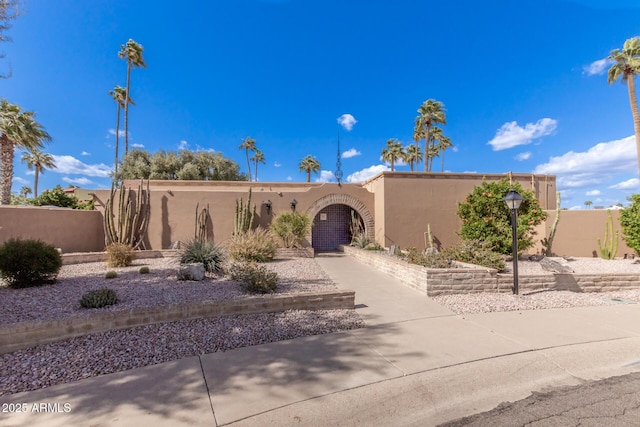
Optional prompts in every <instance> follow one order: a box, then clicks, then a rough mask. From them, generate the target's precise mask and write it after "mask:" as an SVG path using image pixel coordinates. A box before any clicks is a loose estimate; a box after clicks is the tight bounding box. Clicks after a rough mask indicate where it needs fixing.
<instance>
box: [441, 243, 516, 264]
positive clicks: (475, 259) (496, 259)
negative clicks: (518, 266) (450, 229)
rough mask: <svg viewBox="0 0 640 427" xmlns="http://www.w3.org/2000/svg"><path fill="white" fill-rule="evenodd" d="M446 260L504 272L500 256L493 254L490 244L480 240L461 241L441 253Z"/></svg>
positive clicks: (502, 259) (502, 258)
mask: <svg viewBox="0 0 640 427" xmlns="http://www.w3.org/2000/svg"><path fill="white" fill-rule="evenodd" d="M443 255H444V256H445V257H446V258H448V259H454V260H456V261H460V262H466V263H469V264H475V265H481V266H483V267H488V268H495V269H496V270H498V271H504V267H505V263H504V257H503V256H502V254H499V253H497V252H495V251H494V250H493V248H492V246H491V243H489V242H485V241H481V240H463V241H461V242H460V243H458V244H457V245H455V246H452V247H451V248H449V249H447V250H446V251H444V252H443Z"/></svg>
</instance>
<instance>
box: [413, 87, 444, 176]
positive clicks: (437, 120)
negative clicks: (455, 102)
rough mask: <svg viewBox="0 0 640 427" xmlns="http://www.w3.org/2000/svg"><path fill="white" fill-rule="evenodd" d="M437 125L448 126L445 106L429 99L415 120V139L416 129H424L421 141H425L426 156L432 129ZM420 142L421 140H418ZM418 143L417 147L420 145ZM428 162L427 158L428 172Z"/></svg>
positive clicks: (425, 169)
mask: <svg viewBox="0 0 640 427" xmlns="http://www.w3.org/2000/svg"><path fill="white" fill-rule="evenodd" d="M437 124H443V125H446V124H447V115H446V114H445V109H444V104H443V103H442V102H440V101H435V100H433V99H428V100H426V101H425V102H423V103H422V105H421V106H420V108H418V116H417V117H416V120H415V128H414V139H415V135H416V132H415V129H416V128H422V129H424V133H423V134H421V137H422V138H421V139H424V152H425V155H428V153H429V148H428V145H429V141H430V136H429V134H430V133H431V128H432V127H433V126H434V125H437ZM418 141H419V140H418ZM418 141H416V145H417V144H418ZM428 160H429V157H428V156H427V157H426V158H425V161H424V171H425V172H427V171H428V166H429V165H428V163H429V162H428Z"/></svg>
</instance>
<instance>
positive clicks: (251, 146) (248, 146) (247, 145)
mask: <svg viewBox="0 0 640 427" xmlns="http://www.w3.org/2000/svg"><path fill="white" fill-rule="evenodd" d="M238 148H239V149H240V150H244V152H245V155H246V156H247V169H249V181H251V163H250V162H249V151H256V140H255V139H251V137H250V136H248V137H246V138H245V139H243V140H242V144H240V145H239V146H238Z"/></svg>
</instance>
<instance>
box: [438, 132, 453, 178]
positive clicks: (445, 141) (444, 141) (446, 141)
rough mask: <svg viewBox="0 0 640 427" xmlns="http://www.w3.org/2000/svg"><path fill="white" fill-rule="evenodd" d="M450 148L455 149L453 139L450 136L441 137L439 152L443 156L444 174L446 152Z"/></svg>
mask: <svg viewBox="0 0 640 427" xmlns="http://www.w3.org/2000/svg"><path fill="white" fill-rule="evenodd" d="M449 147H453V143H452V142H451V139H450V138H449V137H448V136H444V135H443V136H441V137H440V139H439V140H438V147H437V148H438V152H439V153H440V154H441V156H442V172H444V152H445V150H446V149H447V148H449Z"/></svg>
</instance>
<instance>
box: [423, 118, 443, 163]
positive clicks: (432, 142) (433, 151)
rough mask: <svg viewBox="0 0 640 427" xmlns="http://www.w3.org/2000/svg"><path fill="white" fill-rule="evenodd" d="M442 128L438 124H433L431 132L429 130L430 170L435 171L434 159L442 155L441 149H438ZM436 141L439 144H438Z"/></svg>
mask: <svg viewBox="0 0 640 427" xmlns="http://www.w3.org/2000/svg"><path fill="white" fill-rule="evenodd" d="M442 137H443V135H442V129H441V128H439V127H438V126H433V127H432V128H431V132H429V148H428V149H427V159H426V161H427V163H428V167H427V170H428V171H429V172H431V171H433V159H434V158H436V157H438V156H439V155H440V150H438V148H437V146H438V144H439V143H440V138H442ZM436 141H437V142H438V144H436Z"/></svg>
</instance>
